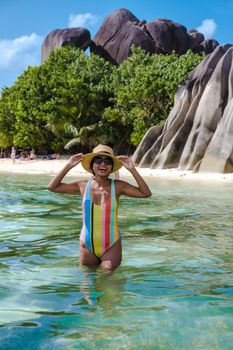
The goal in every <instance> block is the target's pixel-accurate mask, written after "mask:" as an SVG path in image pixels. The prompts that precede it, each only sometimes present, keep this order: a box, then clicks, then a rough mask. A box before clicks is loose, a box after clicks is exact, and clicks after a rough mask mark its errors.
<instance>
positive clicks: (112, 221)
mask: <svg viewBox="0 0 233 350" xmlns="http://www.w3.org/2000/svg"><path fill="white" fill-rule="evenodd" d="M90 190H91V179H90V180H89V181H88V183H87V186H86V189H85V193H84V196H83V202H82V210H83V227H82V231H81V235H80V240H81V241H82V242H83V243H85V245H86V246H87V248H88V249H89V250H90V251H91V252H92V253H93V254H94V255H95V256H97V257H98V258H99V257H101V256H102V255H103V254H104V253H105V252H106V251H107V250H108V249H109V248H110V247H111V246H112V245H113V244H114V243H115V242H116V241H118V240H119V239H120V231H119V228H118V223H117V212H118V203H117V200H116V195H115V181H114V180H111V195H110V196H109V197H108V199H107V201H106V202H105V203H103V204H94V203H93V202H92V200H91V193H90Z"/></svg>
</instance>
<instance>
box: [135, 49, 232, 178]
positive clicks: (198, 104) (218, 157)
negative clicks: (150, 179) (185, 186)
mask: <svg viewBox="0 0 233 350" xmlns="http://www.w3.org/2000/svg"><path fill="white" fill-rule="evenodd" d="M134 161H135V162H136V164H137V165H139V166H141V167H150V168H178V169H183V170H194V171H202V172H208V171H210V172H221V173H224V172H233V47H232V46H231V45H225V46H218V47H217V48H216V49H215V50H214V52H213V53H211V54H209V55H208V56H207V57H206V58H205V59H204V60H203V61H202V62H201V63H200V64H199V65H198V66H197V67H196V69H195V70H193V71H192V72H191V73H190V75H189V77H188V80H187V81H186V82H185V83H184V85H182V86H181V87H180V88H179V89H178V91H177V93H176V96H175V103H174V107H173V109H172V111H171V113H170V114H169V116H168V118H167V121H166V123H165V124H164V126H159V127H158V126H157V127H152V128H151V129H150V130H149V131H148V132H147V134H146V135H145V136H144V138H143V140H142V141H141V143H140V145H139V146H138V148H137V150H136V152H135V154H134Z"/></svg>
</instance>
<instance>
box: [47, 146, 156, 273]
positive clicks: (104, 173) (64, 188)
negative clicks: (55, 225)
mask: <svg viewBox="0 0 233 350" xmlns="http://www.w3.org/2000/svg"><path fill="white" fill-rule="evenodd" d="M80 162H81V164H82V166H83V167H84V169H86V170H87V171H88V172H90V173H92V177H91V178H90V179H89V180H75V181H72V182H68V183H64V182H62V180H63V178H64V177H65V175H66V174H67V173H68V172H69V171H70V170H71V169H72V168H73V167H75V166H76V165H77V164H79V163H80ZM122 165H123V166H124V167H125V168H126V169H128V171H129V172H130V173H131V174H132V175H133V177H134V179H135V180H136V182H137V185H138V186H133V185H131V184H130V183H128V182H126V181H121V180H111V179H110V178H109V175H110V174H111V173H113V172H115V171H117V170H118V169H120V168H121V167H122ZM48 189H49V190H50V191H53V192H58V193H67V194H81V195H82V197H83V201H82V210H83V211H82V216H83V227H82V231H81V234H80V263H81V264H82V265H87V266H99V265H100V266H101V267H102V268H103V269H104V270H113V269H115V268H116V267H117V266H119V265H120V263H121V259H122V247H121V236H120V231H119V228H118V223H117V213H118V200H119V197H120V196H122V195H123V196H128V197H135V198H145V197H150V196H151V191H150V189H149V188H148V186H147V184H146V182H145V181H144V180H143V178H142V177H141V175H140V174H139V173H138V171H137V170H136V169H135V167H134V164H133V162H132V160H131V158H129V157H127V156H118V157H116V156H115V155H114V154H113V150H112V148H111V147H109V146H106V145H98V146H97V147H95V148H94V149H93V152H92V153H88V154H86V155H84V154H82V153H79V154H76V155H73V156H72V157H70V159H69V161H68V162H67V164H66V165H65V166H64V168H63V169H62V170H61V171H60V172H59V173H58V174H57V175H56V176H55V178H53V179H52V181H51V182H50V183H49V185H48Z"/></svg>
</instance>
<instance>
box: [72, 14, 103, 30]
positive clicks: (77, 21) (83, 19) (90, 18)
mask: <svg viewBox="0 0 233 350" xmlns="http://www.w3.org/2000/svg"><path fill="white" fill-rule="evenodd" d="M97 21H98V17H97V16H96V15H92V14H91V13H80V14H78V15H73V14H71V15H70V16H69V23H68V27H69V28H74V27H85V28H86V27H88V26H93V25H95V24H96V23H97Z"/></svg>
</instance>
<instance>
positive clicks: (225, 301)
mask: <svg viewBox="0 0 233 350" xmlns="http://www.w3.org/2000/svg"><path fill="white" fill-rule="evenodd" d="M0 178H1V182H0V204H1V206H0V230H1V235H0V277H1V284H0V297H1V298H0V324H1V328H0V336H1V350H2V349H14V348H17V349H18V348H22V349H49V350H51V349H56V350H57V349H62V350H63V349H100V348H101V349H105V348H107V349H114V350H115V349H141V348H145V349H155V348H156V349H166V350H167V349H172V350H174V349H211V350H212V349H224V350H228V349H231V348H232V328H233V320H232V312H233V300H232V296H233V286H232V277H233V276H232V269H233V263H232V261H233V260H232V255H233V254H232V245H233V243H232V242H233V240H232V235H233V217H232V209H231V208H232V194H233V188H232V185H231V184H222V183H219V184H218V186H216V185H215V184H214V183H213V184H211V183H209V184H208V186H207V184H206V183H203V184H202V183H198V182H196V183H191V182H185V181H184V182H179V181H176V180H169V181H166V180H159V179H155V180H151V188H152V190H153V197H152V198H151V199H150V198H149V199H145V200H143V201H141V200H140V201H138V200H134V199H123V198H122V200H121V206H120V212H119V222H120V228H121V231H122V235H123V263H122V265H121V266H120V267H119V268H118V269H117V270H116V271H115V272H114V273H113V274H110V275H106V274H103V273H102V272H101V270H100V269H96V270H95V271H94V270H89V269H87V268H84V267H82V268H80V267H79V261H78V258H79V232H80V229H81V198H80V197H79V196H64V195H62V196H61V195H58V194H53V193H50V192H48V191H47V190H46V185H47V183H48V177H46V176H40V177H38V176H22V175H20V176H19V175H10V176H8V175H7V174H5V175H1V177H0Z"/></svg>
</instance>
